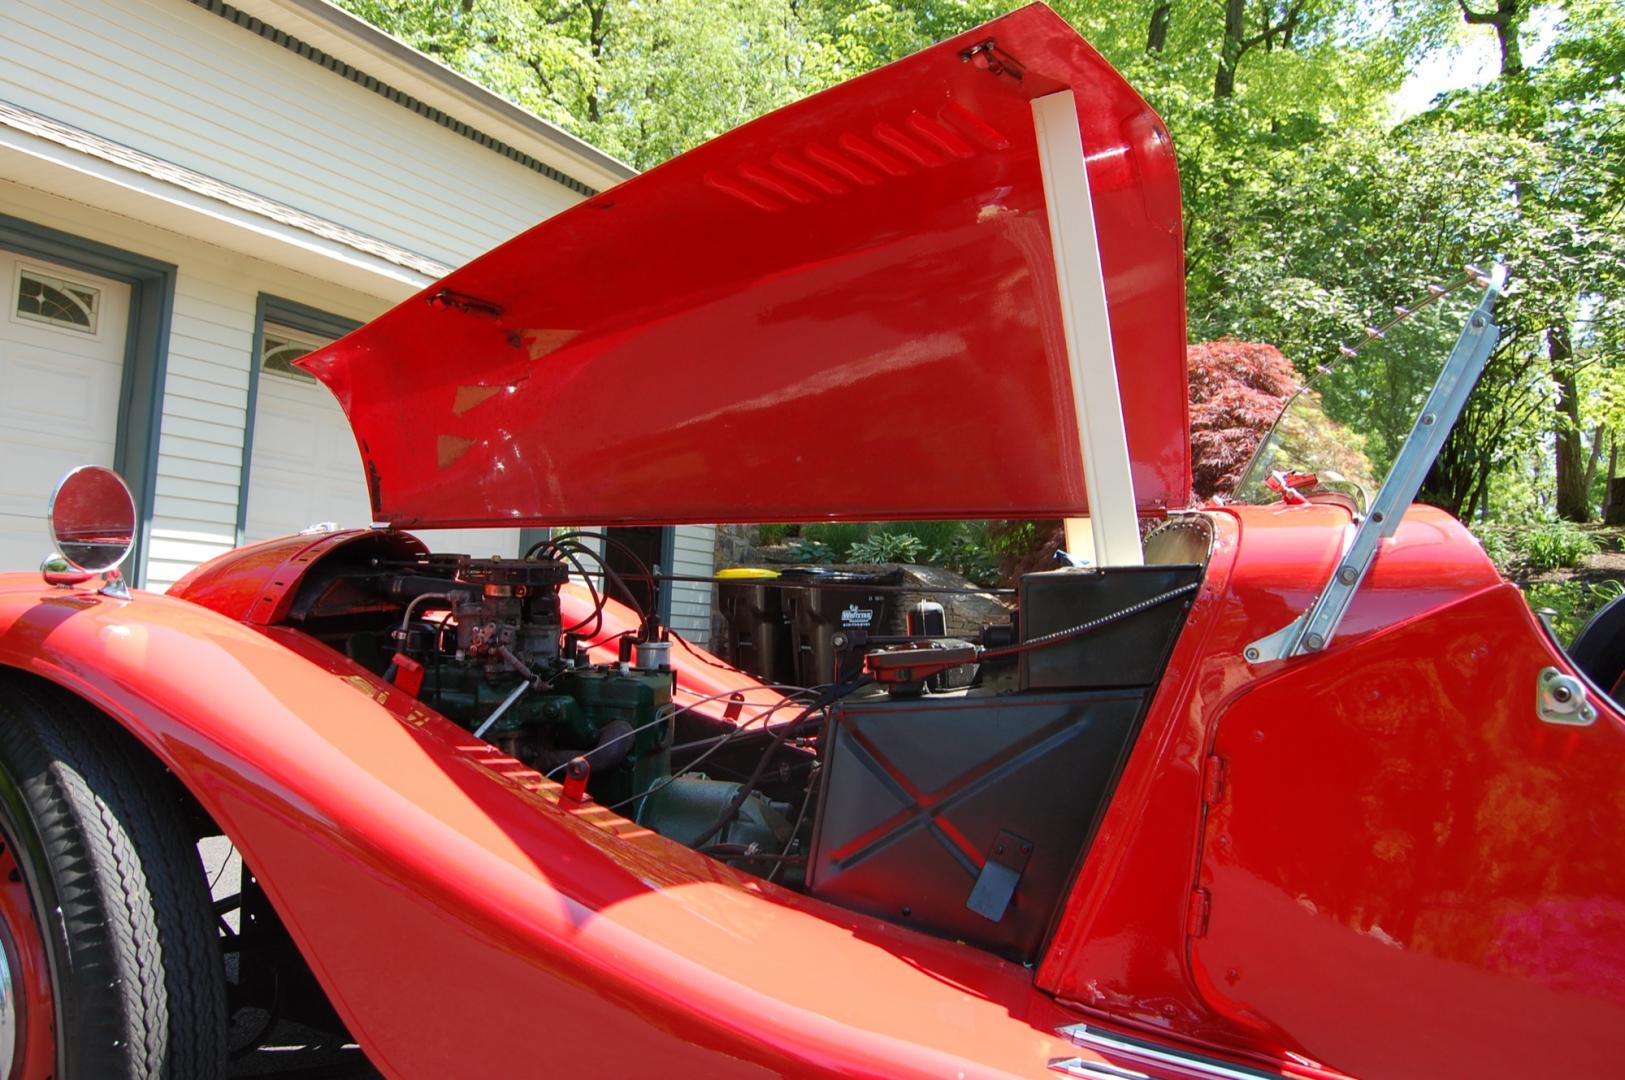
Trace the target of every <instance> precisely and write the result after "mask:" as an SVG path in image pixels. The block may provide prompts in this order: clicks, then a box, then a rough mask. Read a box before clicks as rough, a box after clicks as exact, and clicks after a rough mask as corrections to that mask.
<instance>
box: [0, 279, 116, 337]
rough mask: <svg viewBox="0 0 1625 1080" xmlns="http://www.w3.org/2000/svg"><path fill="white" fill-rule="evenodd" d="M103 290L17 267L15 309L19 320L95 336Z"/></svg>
mask: <svg viewBox="0 0 1625 1080" xmlns="http://www.w3.org/2000/svg"><path fill="white" fill-rule="evenodd" d="M101 301H102V291H101V290H100V289H98V288H95V287H93V286H90V285H84V284H81V283H79V282H76V281H69V280H68V279H67V278H60V277H56V276H54V275H52V274H44V273H41V272H40V271H38V270H30V269H28V268H26V267H19V268H18V270H17V306H16V308H15V311H16V313H17V317H18V318H20V319H27V320H28V321H29V322H41V323H47V324H49V325H51V326H61V327H65V328H67V329H69V330H79V331H81V332H83V333H86V334H94V333H95V332H96V325H97V322H98V321H99V318H100V315H101Z"/></svg>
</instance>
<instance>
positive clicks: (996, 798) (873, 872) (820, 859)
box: [809, 690, 1146, 960]
mask: <svg viewBox="0 0 1625 1080" xmlns="http://www.w3.org/2000/svg"><path fill="white" fill-rule="evenodd" d="M1145 696H1146V691H1143V690H1113V691H1093V692H1091V691H1081V692H1074V693H1055V694H1043V695H1026V694H1021V695H1005V696H993V697H987V696H973V695H967V696H965V697H962V698H936V699H932V698H926V699H921V700H913V701H896V700H892V699H889V698H876V699H870V700H866V701H856V702H850V703H848V704H846V705H844V706H841V707H839V708H838V709H837V710H836V712H835V713H834V716H833V717H832V719H831V721H830V730H829V732H828V737H827V739H826V740H825V743H824V745H825V747H826V756H825V765H824V781H823V791H822V797H821V800H820V810H819V818H818V825H817V830H816V834H815V837H814V841H813V849H812V858H811V864H810V868H809V869H810V874H809V885H810V887H811V890H812V891H813V892H814V893H815V894H816V895H818V896H821V897H824V898H826V899H828V900H831V901H833V902H835V903H838V904H841V905H842V906H845V907H850V908H854V909H856V910H860V911H867V912H870V913H872V914H875V915H878V916H881V917H882V918H886V919H891V920H893V921H896V922H899V923H902V924H904V925H908V926H913V927H915V928H917V929H920V930H924V931H926V932H929V933H933V934H939V935H941V936H944V937H951V938H956V939H960V940H964V941H967V942H971V943H974V944H977V945H980V946H982V947H984V948H988V949H991V950H993V951H995V952H998V953H1000V954H1002V955H1004V956H1008V957H1010V958H1012V959H1016V960H1029V959H1032V958H1034V957H1035V956H1036V955H1037V951H1038V949H1039V946H1040V945H1041V944H1042V941H1043V937H1044V933H1045V930H1046V929H1047V928H1048V925H1049V921H1050V916H1051V914H1052V912H1053V911H1054V909H1055V905H1056V903H1057V902H1058V901H1059V900H1060V898H1061V894H1062V892H1063V891H1064V890H1065V888H1066V887H1067V884H1068V881H1069V878H1070V876H1071V873H1072V869H1073V866H1074V865H1075V863H1076V860H1077V856H1078V854H1079V852H1080V851H1081V850H1082V847H1083V844H1084V843H1085V842H1086V840H1087V839H1088V837H1089V836H1090V835H1091V833H1092V832H1093V831H1094V826H1095V822H1096V819H1097V818H1098V816H1099V813H1100V810H1101V808H1102V806H1103V804H1104V802H1105V799H1106V796H1107V793H1108V791H1109V789H1110V787H1111V784H1112V783H1113V780H1114V777H1115V776H1116V773H1117V769H1118V765H1119V763H1120V762H1121V760H1122V756H1123V752H1124V749H1125V747H1126V746H1127V744H1128V741H1129V738H1130V735H1131V733H1132V731H1133V729H1134V727H1135V723H1136V720H1137V719H1138V717H1139V714H1140V710H1141V708H1142V706H1143V705H1144V703H1145ZM1012 845H1014V846H1015V847H1017V848H1020V847H1022V846H1026V847H1027V848H1030V850H1007V849H1009V848H1011V846H1012ZM990 862H991V863H993V864H994V865H992V866H991V867H989V863H990ZM1008 867H1018V868H1019V869H1018V870H1016V871H1014V872H1016V873H1019V877H1018V879H1017V880H1016V883H1015V887H1014V891H1013V892H1011V891H1010V889H1009V888H1008V879H1009V876H1010V873H1011V872H1012V871H1011V870H1009V869H1007V868H1008ZM979 880H980V881H981V882H982V885H983V888H982V890H981V891H980V893H979V894H978V897H979V898H978V902H977V907H978V908H980V909H981V911H980V912H979V911H978V910H975V909H973V908H972V907H971V906H970V901H971V897H972V893H973V892H974V891H976V886H977V883H978V881H979ZM989 897H991V898H993V900H992V902H988V898H989ZM1006 897H1008V900H1006V899H1005V898H1006ZM993 915H996V916H997V917H996V918H994V917H991V916H993Z"/></svg>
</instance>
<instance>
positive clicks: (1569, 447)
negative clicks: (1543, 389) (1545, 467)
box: [1546, 322, 1591, 521]
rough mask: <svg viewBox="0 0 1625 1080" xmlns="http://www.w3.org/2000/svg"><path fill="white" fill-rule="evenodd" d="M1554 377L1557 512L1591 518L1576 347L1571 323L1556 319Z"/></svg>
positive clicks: (1550, 332) (1549, 343)
mask: <svg viewBox="0 0 1625 1080" xmlns="http://www.w3.org/2000/svg"><path fill="white" fill-rule="evenodd" d="M1546 348H1547V351H1548V352H1549V353H1550V355H1551V361H1552V381H1553V382H1555V383H1556V384H1557V394H1558V401H1557V412H1558V417H1557V424H1556V432H1555V440H1554V449H1555V451H1556V453H1557V516H1558V517H1560V518H1562V519H1563V520H1565V521H1590V520H1591V493H1590V492H1589V491H1587V490H1586V482H1585V479H1586V467H1585V445H1584V441H1583V440H1582V439H1581V438H1580V392H1579V388H1578V387H1577V386H1576V385H1575V378H1574V348H1573V346H1572V344H1571V343H1570V341H1569V325H1568V323H1566V322H1554V323H1552V324H1551V325H1550V326H1548V327H1547V328H1546Z"/></svg>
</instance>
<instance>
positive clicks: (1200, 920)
mask: <svg viewBox="0 0 1625 1080" xmlns="http://www.w3.org/2000/svg"><path fill="white" fill-rule="evenodd" d="M1212 904H1213V900H1212V897H1210V896H1209V895H1208V891H1207V890H1206V889H1192V890H1191V910H1190V917H1189V918H1187V919H1186V920H1185V933H1186V935H1187V936H1189V937H1193V938H1197V937H1206V936H1207V917H1208V909H1209V908H1210V907H1212Z"/></svg>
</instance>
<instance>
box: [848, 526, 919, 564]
mask: <svg viewBox="0 0 1625 1080" xmlns="http://www.w3.org/2000/svg"><path fill="white" fill-rule="evenodd" d="M924 551H925V542H924V541H923V540H921V539H920V538H919V537H918V536H913V535H910V534H909V533H889V532H877V533H874V534H872V535H871V536H869V537H868V538H866V539H864V540H860V541H858V542H857V543H855V544H853V545H852V546H851V547H850V548H848V549H847V552H846V557H847V558H848V559H849V560H850V561H852V562H858V563H889V562H894V563H912V562H919V560H920V555H921V554H922V553H924Z"/></svg>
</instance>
